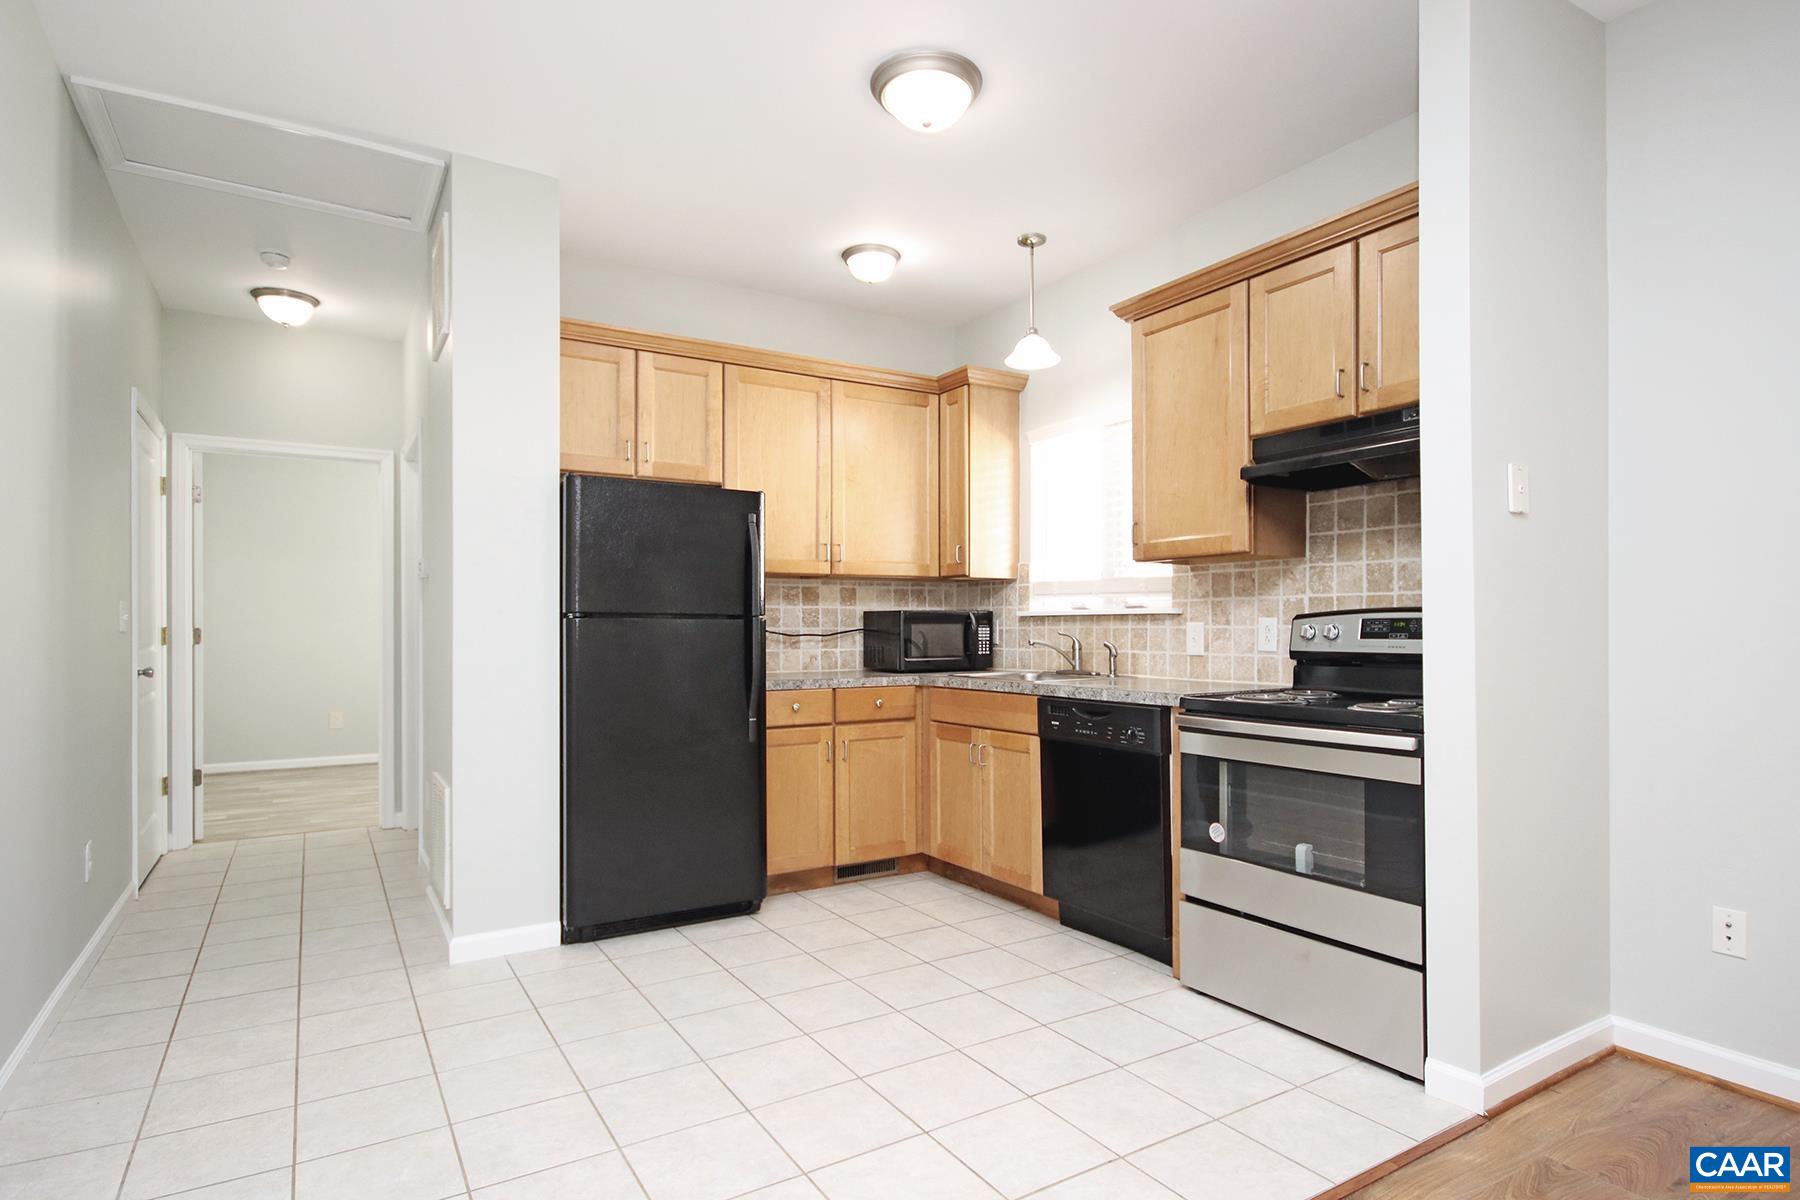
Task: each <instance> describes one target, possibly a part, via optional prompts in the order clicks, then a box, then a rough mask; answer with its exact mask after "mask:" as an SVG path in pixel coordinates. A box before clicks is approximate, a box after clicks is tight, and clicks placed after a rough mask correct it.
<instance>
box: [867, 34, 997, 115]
mask: <svg viewBox="0 0 1800 1200" xmlns="http://www.w3.org/2000/svg"><path fill="white" fill-rule="evenodd" d="M869 91H871V92H873V93H874V94H875V99H876V101H877V102H879V103H880V105H881V107H883V108H885V109H887V110H888V112H889V113H890V114H891V115H892V116H893V118H894V120H896V121H898V122H900V123H901V124H902V125H904V126H906V127H907V128H908V129H912V130H916V131H917V132H919V133H942V132H943V131H944V130H946V129H948V128H950V126H952V125H954V124H956V121H957V118H959V117H961V116H962V115H963V114H964V113H965V112H967V111H969V105H971V104H973V103H975V97H977V96H979V95H980V94H981V71H980V70H979V69H978V68H977V67H976V66H975V64H974V63H972V62H970V61H969V60H968V59H966V58H964V57H963V56H962V55H960V54H952V53H950V51H948V50H921V51H915V52H912V53H908V54H896V55H894V57H892V58H890V59H888V60H887V61H886V62H884V63H882V64H881V65H880V66H879V67H876V68H875V74H874V75H872V76H870V77H869Z"/></svg>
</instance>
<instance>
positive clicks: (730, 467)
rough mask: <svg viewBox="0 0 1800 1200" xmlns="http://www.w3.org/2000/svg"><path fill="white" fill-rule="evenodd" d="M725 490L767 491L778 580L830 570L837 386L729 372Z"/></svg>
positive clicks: (770, 553)
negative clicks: (834, 390)
mask: <svg viewBox="0 0 1800 1200" xmlns="http://www.w3.org/2000/svg"><path fill="white" fill-rule="evenodd" d="M725 486H726V487H728V488H744V489H746V490H748V491H753V492H762V493H763V522H764V524H763V556H764V563H765V568H766V569H767V570H768V572H769V573H770V574H771V575H826V574H829V573H830V571H831V555H830V546H829V544H828V543H829V542H830V541H831V384H830V382H829V381H828V380H824V379H813V378H811V377H809V376H805V375H786V374H782V373H781V372H779V371H760V370H755V369H753V368H750V367H726V368H725Z"/></svg>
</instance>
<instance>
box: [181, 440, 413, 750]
mask: <svg viewBox="0 0 1800 1200" xmlns="http://www.w3.org/2000/svg"><path fill="white" fill-rule="evenodd" d="M202 459H203V462H202V478H203V479H204V481H205V484H204V486H205V494H206V499H205V502H204V508H205V522H204V525H203V537H204V542H205V545H204V548H203V550H204V569H205V585H206V655H205V662H206V713H205V716H206V742H205V746H206V762H207V764H208V765H207V770H209V771H211V770H213V769H215V768H216V767H217V766H220V765H224V764H241V763H259V762H268V761H271V760H282V759H309V758H340V757H344V756H346V755H373V754H375V753H377V752H378V751H379V750H380V749H381V602H382V595H381V582H382V581H381V495H380V472H379V471H378V469H377V468H376V466H375V464H374V463H359V462H340V461H335V460H329V459H318V458H278V457H274V456H271V455H255V454H207V455H203V456H202ZM333 712H337V713H340V714H342V716H343V727H342V728H341V729H333V728H331V727H330V721H329V719H328V718H329V714H331V713H333Z"/></svg>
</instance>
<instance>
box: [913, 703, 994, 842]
mask: <svg viewBox="0 0 1800 1200" xmlns="http://www.w3.org/2000/svg"><path fill="white" fill-rule="evenodd" d="M978 737H979V731H977V730H974V729H970V728H969V727H967V726H965V725H946V724H944V723H942V722H939V721H933V722H931V724H930V725H929V726H928V727H927V732H926V738H927V739H928V745H927V748H926V755H925V762H926V768H925V769H926V771H927V773H928V790H929V792H930V796H931V801H930V811H929V813H928V818H927V820H926V823H925V825H926V831H927V833H926V846H925V852H926V853H927V854H929V855H931V856H932V857H933V858H941V859H943V860H944V861H945V862H947V863H955V864H956V865H957V866H959V867H966V868H967V869H969V870H971V871H979V870H981V801H980V797H979V795H978V794H977V788H976V780H975V743H976V741H977V739H978Z"/></svg>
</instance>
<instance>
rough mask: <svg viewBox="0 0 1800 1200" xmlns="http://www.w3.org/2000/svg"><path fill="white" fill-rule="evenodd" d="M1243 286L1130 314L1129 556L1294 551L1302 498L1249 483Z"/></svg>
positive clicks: (1299, 546) (1298, 551) (1301, 524)
mask: <svg viewBox="0 0 1800 1200" xmlns="http://www.w3.org/2000/svg"><path fill="white" fill-rule="evenodd" d="M1249 314H1250V285H1249V284H1248V283H1237V284H1233V285H1232V286H1230V287H1227V288H1221V289H1220V290H1219V291H1217V292H1213V293H1211V294H1210V295H1206V296H1200V297H1198V298H1196V299H1193V300H1189V301H1187V302H1186V303H1183V304H1178V305H1175V306H1174V307H1172V308H1168V309H1165V310H1163V311H1162V312H1158V313H1153V314H1151V315H1149V316H1146V317H1140V318H1138V319H1137V320H1135V321H1133V322H1132V323H1131V401H1132V421H1131V440H1132V470H1131V486H1132V556H1133V557H1134V558H1136V559H1137V560H1138V561H1140V562H1153V561H1168V560H1174V559H1193V558H1238V559H1241V558H1288V557H1297V556H1299V555H1302V554H1304V553H1305V551H1306V498H1305V496H1304V495H1303V494H1302V493H1299V492H1280V491H1275V490H1273V489H1267V488H1252V487H1251V486H1250V485H1249V484H1247V483H1245V482H1244V481H1243V479H1242V478H1241V477H1240V476H1239V475H1238V471H1239V470H1240V469H1241V468H1242V467H1243V466H1244V465H1245V464H1247V463H1248V462H1249V461H1250V432H1249V413H1250V407H1249V405H1250V394H1249V387H1250V383H1249V379H1250V376H1249V371H1248V359H1247V356H1248V353H1249V332H1248V330H1249Z"/></svg>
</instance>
